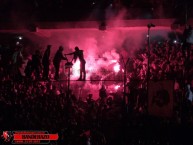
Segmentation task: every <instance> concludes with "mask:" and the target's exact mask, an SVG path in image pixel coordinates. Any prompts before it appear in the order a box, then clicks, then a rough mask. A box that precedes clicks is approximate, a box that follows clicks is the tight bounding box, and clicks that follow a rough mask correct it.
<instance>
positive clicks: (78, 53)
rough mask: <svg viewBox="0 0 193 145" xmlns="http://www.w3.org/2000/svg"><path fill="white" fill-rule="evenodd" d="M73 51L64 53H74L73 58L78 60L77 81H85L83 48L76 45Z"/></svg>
mask: <svg viewBox="0 0 193 145" xmlns="http://www.w3.org/2000/svg"><path fill="white" fill-rule="evenodd" d="M74 49H75V51H74V52H72V53H69V54H66V55H74V57H73V60H74V61H75V62H76V60H77V58H79V60H80V77H79V79H78V80H79V81H85V79H86V71H85V64H86V61H85V59H84V54H83V50H80V49H79V48H78V47H77V46H76V47H75V48H74Z"/></svg>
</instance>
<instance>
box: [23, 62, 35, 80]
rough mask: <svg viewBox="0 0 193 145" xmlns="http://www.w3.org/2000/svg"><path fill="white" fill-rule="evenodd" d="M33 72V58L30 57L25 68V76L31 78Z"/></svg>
mask: <svg viewBox="0 0 193 145" xmlns="http://www.w3.org/2000/svg"><path fill="white" fill-rule="evenodd" d="M32 72H33V70H32V60H31V59H29V60H28V62H27V65H26V67H25V70H24V73H25V76H26V77H27V78H31V75H32Z"/></svg>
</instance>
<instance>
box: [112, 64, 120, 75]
mask: <svg viewBox="0 0 193 145" xmlns="http://www.w3.org/2000/svg"><path fill="white" fill-rule="evenodd" d="M113 69H114V71H115V72H116V73H118V72H119V71H120V65H119V63H116V64H115V65H114V68H113Z"/></svg>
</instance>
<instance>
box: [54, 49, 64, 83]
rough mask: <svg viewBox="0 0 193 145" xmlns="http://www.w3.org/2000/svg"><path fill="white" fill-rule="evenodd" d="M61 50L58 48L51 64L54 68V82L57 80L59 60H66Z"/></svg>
mask: <svg viewBox="0 0 193 145" xmlns="http://www.w3.org/2000/svg"><path fill="white" fill-rule="evenodd" d="M63 50H64V48H63V47H62V46H60V47H59V49H58V50H57V52H56V54H55V56H54V60H53V64H54V68H55V76H54V79H55V80H58V79H59V69H60V62H61V60H67V58H66V57H64V56H63V54H62V52H63Z"/></svg>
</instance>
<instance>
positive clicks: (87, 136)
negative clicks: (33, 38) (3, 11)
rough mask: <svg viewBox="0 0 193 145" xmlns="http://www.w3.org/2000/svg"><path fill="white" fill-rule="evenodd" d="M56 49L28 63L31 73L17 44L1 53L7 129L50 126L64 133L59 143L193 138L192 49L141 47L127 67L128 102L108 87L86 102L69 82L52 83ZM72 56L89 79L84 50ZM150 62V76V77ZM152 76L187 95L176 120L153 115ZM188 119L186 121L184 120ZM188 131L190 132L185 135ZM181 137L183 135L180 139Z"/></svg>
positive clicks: (2, 114)
mask: <svg viewBox="0 0 193 145" xmlns="http://www.w3.org/2000/svg"><path fill="white" fill-rule="evenodd" d="M50 49H51V45H48V46H47V49H46V51H45V52H44V55H43V57H41V54H40V52H39V51H38V50H37V51H35V53H34V54H33V55H32V59H31V60H29V61H28V63H27V65H26V68H25V76H22V75H21V74H20V72H19V68H20V65H21V64H22V63H23V62H22V53H21V51H22V49H21V47H20V46H17V47H16V49H15V50H14V51H10V50H9V49H8V50H6V51H4V52H1V60H0V64H1V65H0V79H1V82H0V126H1V129H2V130H13V129H14V130H48V131H49V132H51V133H59V140H58V141H57V143H58V144H66V145H73V144H85V145H86V144H87V145H89V144H93V145H95V144H96V145H103V144H104V145H105V144H107V145H115V144H122V145H126V144H133V145H140V144H156V145H158V144H168V145H170V144H181V145H183V144H184V143H188V142H187V141H190V140H189V137H190V134H188V133H187V132H186V131H191V129H192V123H193V122H192V121H193V120H192V119H193V118H192V117H193V114H192V104H191V103H192V100H193V99H192V98H191V96H190V95H191V93H189V94H188V95H186V93H185V85H187V84H188V85H189V88H188V89H189V92H191V91H192V87H193V84H192V80H193V75H192V73H193V67H192V66H193V49H192V48H190V51H189V52H190V55H187V52H185V53H184V51H183V45H181V44H180V43H176V42H175V43H171V42H169V41H164V42H152V44H151V47H150V49H149V48H148V46H146V47H145V48H143V49H139V50H137V51H136V56H135V57H134V58H133V59H130V61H129V64H128V67H127V68H128V76H127V77H128V78H127V79H128V80H129V81H128V85H127V87H128V89H129V90H130V91H129V92H128V94H127V95H128V96H127V97H128V102H129V103H128V104H127V103H125V100H124V99H123V97H122V95H124V94H116V93H114V94H113V97H109V96H108V93H107V92H106V90H105V86H102V88H101V89H100V90H99V97H98V100H94V99H93V96H92V94H88V96H86V100H82V99H81V98H77V94H74V93H73V91H71V90H67V89H66V83H65V82H63V83H62V82H53V81H48V80H49V79H50V77H49V71H50V70H49V66H50ZM62 51H63V47H62V46H60V47H59V49H58V51H57V52H56V55H55V57H54V59H53V64H54V68H55V76H54V79H55V80H58V79H59V68H60V62H61V60H66V61H67V58H66V57H65V55H63V53H62ZM148 54H149V57H148ZM66 55H73V59H74V60H76V59H77V58H79V59H80V61H81V64H80V65H81V66H80V67H81V70H80V78H79V80H85V77H86V74H85V63H86V61H85V60H84V56H83V52H82V50H79V48H78V47H75V51H74V52H72V53H69V54H66ZM13 56H14V57H13ZM13 58H14V59H13ZM16 60H17V61H16ZM148 61H149V73H150V75H149V78H147V67H148ZM41 69H42V70H43V71H41ZM33 78H34V79H33ZM147 79H151V80H166V79H169V80H175V84H176V85H175V88H174V90H175V95H174V97H175V98H182V99H176V100H175V102H176V104H175V106H174V107H176V108H175V109H174V110H175V111H176V112H175V113H174V118H172V119H171V120H168V119H160V118H156V117H152V116H150V115H149V114H148V110H147V99H148V98H147V85H146V81H147ZM120 95H121V96H120ZM111 96H112V95H111ZM137 96H138V98H139V99H138V101H137V99H136V98H137ZM189 97H190V98H189ZM192 97H193V96H192ZM132 98H133V99H132ZM139 102H140V103H139ZM184 102H185V103H184ZM136 104H137V107H136ZM136 108H137V109H136ZM181 112H183V113H181ZM184 112H185V113H184ZM180 113H181V115H179V114H180ZM182 117H183V120H185V121H184V122H185V124H181V122H180V121H179V120H180V119H182ZM157 130H159V132H158V131H157ZM181 131H182V133H181ZM184 132H186V133H185V135H187V136H185V137H182V135H183V133H184ZM191 132H192V131H191ZM175 136H179V137H181V138H178V139H174V137H175Z"/></svg>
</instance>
